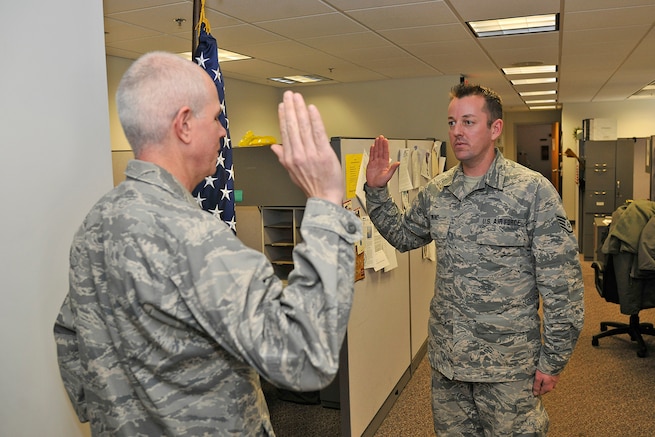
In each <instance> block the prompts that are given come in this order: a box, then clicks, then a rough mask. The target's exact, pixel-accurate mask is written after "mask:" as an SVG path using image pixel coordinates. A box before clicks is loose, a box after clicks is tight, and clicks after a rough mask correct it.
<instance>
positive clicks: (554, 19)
mask: <svg viewBox="0 0 655 437" xmlns="http://www.w3.org/2000/svg"><path fill="white" fill-rule="evenodd" d="M558 15H559V14H547V15H531V16H526V17H514V18H502V19H497V20H484V21H469V22H468V23H467V24H468V25H469V27H470V28H471V30H473V33H475V36H477V37H478V38H485V37H490V36H503V35H518V34H523V33H539V32H553V31H556V30H559V19H558Z"/></svg>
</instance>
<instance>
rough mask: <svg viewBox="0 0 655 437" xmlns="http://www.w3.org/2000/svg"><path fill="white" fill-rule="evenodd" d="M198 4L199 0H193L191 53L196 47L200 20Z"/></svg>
mask: <svg viewBox="0 0 655 437" xmlns="http://www.w3.org/2000/svg"><path fill="white" fill-rule="evenodd" d="M200 4H201V0H193V26H192V27H191V32H192V35H193V36H192V38H191V45H192V47H191V53H192V55H191V56H193V53H195V51H196V47H198V22H199V21H200Z"/></svg>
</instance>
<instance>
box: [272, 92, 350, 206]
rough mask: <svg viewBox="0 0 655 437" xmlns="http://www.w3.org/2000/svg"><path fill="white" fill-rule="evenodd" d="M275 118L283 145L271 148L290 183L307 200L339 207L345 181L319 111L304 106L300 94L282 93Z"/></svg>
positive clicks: (343, 193) (310, 106)
mask: <svg viewBox="0 0 655 437" xmlns="http://www.w3.org/2000/svg"><path fill="white" fill-rule="evenodd" d="M278 116H279V118H280V133H281V134H282V144H281V145H280V144H273V145H272V146H271V149H272V150H273V152H274V153H275V154H276V155H277V158H278V160H279V161H280V164H282V165H283V166H284V168H286V169H287V171H288V172H289V176H290V177H291V180H292V181H293V182H294V183H295V184H296V185H298V187H300V189H301V190H302V191H303V192H304V193H305V195H306V196H307V197H318V198H321V199H325V200H328V201H330V202H333V203H336V204H337V205H341V202H342V201H343V197H344V195H345V180H344V179H345V178H344V176H343V172H342V170H341V163H340V162H339V158H337V155H336V153H335V152H334V149H332V146H331V145H330V140H329V139H328V136H327V134H326V132H325V127H324V125H323V120H322V119H321V115H320V114H319V112H318V109H316V107H315V106H314V105H309V106H307V105H306V104H305V101H304V99H303V97H302V95H300V94H298V93H294V92H291V91H285V93H284V97H283V102H282V103H280V105H279V107H278Z"/></svg>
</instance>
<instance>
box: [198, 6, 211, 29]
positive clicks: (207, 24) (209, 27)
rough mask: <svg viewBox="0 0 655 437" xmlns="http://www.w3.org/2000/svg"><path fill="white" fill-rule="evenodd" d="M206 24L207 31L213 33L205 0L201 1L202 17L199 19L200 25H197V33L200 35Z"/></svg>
mask: <svg viewBox="0 0 655 437" xmlns="http://www.w3.org/2000/svg"><path fill="white" fill-rule="evenodd" d="M203 23H204V25H205V31H206V32H207V33H212V29H211V26H210V25H209V20H207V16H206V15H205V0H200V17H199V18H198V24H196V29H195V30H196V33H197V34H198V35H200V27H201V25H202V24H203Z"/></svg>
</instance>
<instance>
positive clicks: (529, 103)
mask: <svg viewBox="0 0 655 437" xmlns="http://www.w3.org/2000/svg"><path fill="white" fill-rule="evenodd" d="M555 102H557V99H543V100H526V101H525V104H526V105H538V104H540V103H555Z"/></svg>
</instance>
